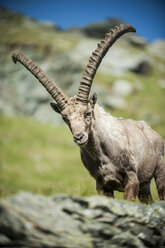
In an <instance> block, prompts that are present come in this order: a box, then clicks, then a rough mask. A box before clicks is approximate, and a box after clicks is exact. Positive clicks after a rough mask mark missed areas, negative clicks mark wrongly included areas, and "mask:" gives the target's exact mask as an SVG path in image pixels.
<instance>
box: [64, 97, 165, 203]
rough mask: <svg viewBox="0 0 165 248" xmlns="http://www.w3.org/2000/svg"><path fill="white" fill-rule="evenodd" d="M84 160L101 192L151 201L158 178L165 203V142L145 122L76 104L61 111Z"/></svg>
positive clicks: (92, 106) (132, 199)
mask: <svg viewBox="0 0 165 248" xmlns="http://www.w3.org/2000/svg"><path fill="white" fill-rule="evenodd" d="M61 115H62V117H63V119H64V121H65V122H66V124H67V125H68V126H69V128H70V130H71V132H72V134H73V137H74V141H75V142H76V143H77V144H78V145H79V146H80V152H81V159H82V162H83V164H84V165H85V167H86V168H87V169H88V171H89V172H90V174H91V175H92V176H93V177H94V178H95V180H96V189H97V191H98V192H100V193H102V194H104V195H106V196H110V197H114V194H113V191H114V190H118V191H124V199H127V200H131V201H134V200H135V198H136V195H138V197H139V200H140V201H141V202H146V203H149V202H152V197H151V193H150V188H149V186H150V182H151V179H152V178H153V177H155V181H156V185H157V188H158V193H159V197H160V199H161V200H165V167H164V163H163V152H164V142H163V139H162V138H161V137H160V135H159V134H158V133H156V132H155V131H154V130H152V129H151V128H150V127H149V126H148V125H147V124H146V123H145V122H143V121H134V120H129V119H121V118H119V119H118V118H115V117H113V116H111V115H110V114H107V113H106V112H105V111H104V110H103V109H102V108H101V107H99V106H98V105H95V104H94V102H93V98H92V97H91V99H90V100H89V102H88V104H87V105H82V104H78V103H75V98H71V99H70V103H69V105H68V106H67V107H66V108H65V109H64V110H63V111H61Z"/></svg>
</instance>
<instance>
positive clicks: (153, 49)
mask: <svg viewBox="0 0 165 248" xmlns="http://www.w3.org/2000/svg"><path fill="white" fill-rule="evenodd" d="M148 51H149V52H150V53H151V54H152V55H154V56H156V57H160V58H161V59H163V60H164V61H165V41H164V40H156V41H155V42H153V43H151V44H150V45H149V46H148Z"/></svg>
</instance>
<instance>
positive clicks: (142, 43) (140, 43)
mask: <svg viewBox="0 0 165 248" xmlns="http://www.w3.org/2000/svg"><path fill="white" fill-rule="evenodd" d="M125 39H126V40H127V41H128V42H129V43H130V44H131V45H133V46H136V47H139V48H144V47H146V46H147V45H148V42H147V41H146V40H145V39H143V38H142V37H140V36H138V35H136V34H134V33H129V34H127V36H126V37H125Z"/></svg>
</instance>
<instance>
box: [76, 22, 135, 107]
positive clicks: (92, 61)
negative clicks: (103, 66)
mask: <svg viewBox="0 0 165 248" xmlns="http://www.w3.org/2000/svg"><path fill="white" fill-rule="evenodd" d="M128 32H136V29H135V28H134V27H133V26H131V25H129V24H128V25H124V24H120V26H116V27H115V28H114V29H111V30H110V31H109V32H108V33H106V35H105V38H104V39H103V40H102V41H101V42H100V43H98V45H97V48H96V50H95V51H94V52H93V53H92V55H91V57H90V58H89V62H88V64H87V66H86V68H85V70H84V73H83V76H82V79H81V81H80V86H79V89H78V93H77V97H76V102H77V103H78V102H80V103H82V104H87V102H88V97H89V93H90V89H91V86H92V81H93V79H94V76H95V74H96V71H97V68H98V67H99V65H100V63H101V61H102V59H103V57H104V56H105V55H106V53H107V52H108V50H109V48H110V47H111V46H112V45H113V43H114V42H115V41H116V40H117V39H118V38H119V37H120V36H122V35H123V34H125V33H128Z"/></svg>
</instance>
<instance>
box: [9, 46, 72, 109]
mask: <svg viewBox="0 0 165 248" xmlns="http://www.w3.org/2000/svg"><path fill="white" fill-rule="evenodd" d="M12 59H13V61H14V63H17V61H19V62H20V63H21V64H22V65H24V66H25V67H26V68H27V69H28V70H29V71H30V72H31V73H32V74H33V75H34V76H35V77H36V78H37V79H38V80H39V82H40V83H41V84H42V85H43V86H44V87H45V88H46V90H47V91H48V92H49V94H50V95H51V96H52V97H53V99H54V100H55V101H56V102H57V104H58V106H59V107H60V109H61V110H62V109H64V108H65V107H66V105H67V104H68V97H67V96H66V95H65V94H64V92H63V91H62V90H61V89H60V87H58V86H57V85H56V83H55V82H53V81H52V80H51V79H50V78H49V76H48V75H47V74H46V73H45V72H43V70H42V69H41V68H40V67H39V66H38V65H36V64H35V63H34V62H33V61H32V60H30V59H28V58H27V57H26V56H24V55H23V54H22V53H21V52H20V51H14V52H13V53H12Z"/></svg>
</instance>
